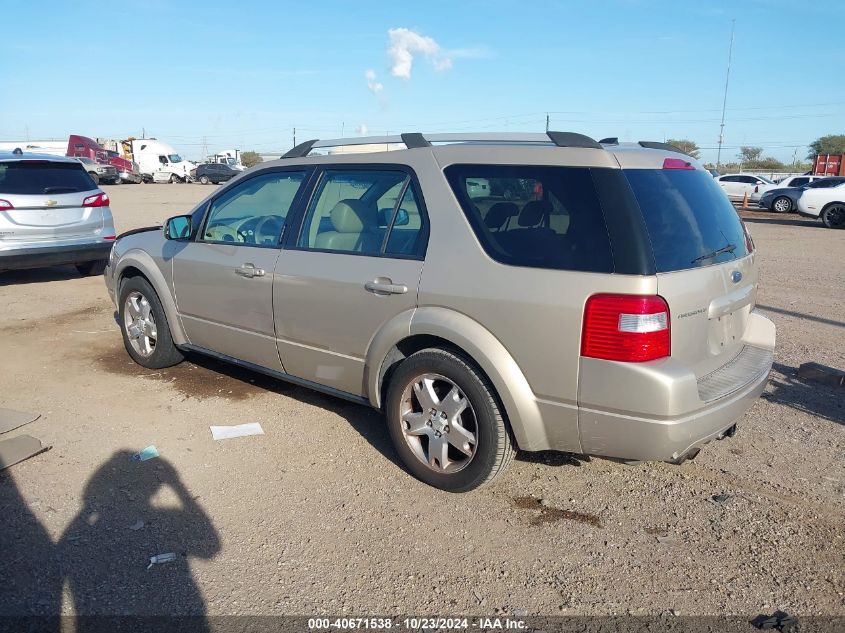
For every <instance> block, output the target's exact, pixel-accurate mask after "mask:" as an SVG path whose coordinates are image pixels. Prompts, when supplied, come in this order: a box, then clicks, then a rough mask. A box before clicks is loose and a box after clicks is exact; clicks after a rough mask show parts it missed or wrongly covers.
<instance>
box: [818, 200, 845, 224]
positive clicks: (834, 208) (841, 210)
mask: <svg viewBox="0 0 845 633" xmlns="http://www.w3.org/2000/svg"><path fill="white" fill-rule="evenodd" d="M821 217H822V222H824V225H825V226H826V227H827V228H829V229H845V204H842V203H841V202H834V203H833V204H831V205H828V206H827V207H825V208H824V210H823V211H822V216H821Z"/></svg>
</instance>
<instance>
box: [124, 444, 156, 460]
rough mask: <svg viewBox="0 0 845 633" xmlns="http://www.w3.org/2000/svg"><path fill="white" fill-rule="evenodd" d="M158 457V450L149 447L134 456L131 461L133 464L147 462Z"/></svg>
mask: <svg viewBox="0 0 845 633" xmlns="http://www.w3.org/2000/svg"><path fill="white" fill-rule="evenodd" d="M156 457H158V449H157V448H156V447H155V446H148V447H147V448H145V449H143V450H141V451H138V452H137V453H135V454H134V455H132V456H131V457H130V458H129V459H130V460H132V461H133V462H145V461H147V460H148V459H154V458H156Z"/></svg>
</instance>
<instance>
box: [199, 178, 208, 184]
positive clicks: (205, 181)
mask: <svg viewBox="0 0 845 633" xmlns="http://www.w3.org/2000/svg"><path fill="white" fill-rule="evenodd" d="M200 182H201V183H202V184H204V185H207V184H208V176H200Z"/></svg>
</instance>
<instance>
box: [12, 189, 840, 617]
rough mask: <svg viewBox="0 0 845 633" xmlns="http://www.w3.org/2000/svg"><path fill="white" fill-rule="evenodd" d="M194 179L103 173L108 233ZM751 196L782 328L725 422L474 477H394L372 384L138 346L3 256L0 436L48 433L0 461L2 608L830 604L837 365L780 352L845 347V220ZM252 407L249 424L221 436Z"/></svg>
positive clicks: (836, 585) (289, 610) (292, 610)
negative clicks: (338, 383)
mask: <svg viewBox="0 0 845 633" xmlns="http://www.w3.org/2000/svg"><path fill="white" fill-rule="evenodd" d="M211 190H212V189H211V187H202V186H201V185H146V186H141V185H137V186H120V187H109V188H108V192H109V194H110V195H111V197H112V201H113V202H112V209H113V211H114V214H115V218H116V222H117V227H118V230H119V231H121V230H127V229H130V228H133V227H137V226H145V225H149V224H152V223H156V222H158V221H161V220H162V219H164V218H165V217H168V216H170V215H176V214H178V213H181V212H185V211H187V210H189V209H190V207H191V206H192V205H193V204H194V203H195V202H196V201H198V200H199V199H200V198H202V197H203V196H205V195H206V194H208V193H209V192H210V191H211ZM744 215H745V216H746V218H747V219H748V220H749V226H750V228H751V231H752V234H753V236H754V239H755V242H756V244H757V247H758V249H759V253H760V261H761V266H762V281H761V286H760V292H759V304H760V307H761V308H763V309H764V310H766V312H767V313H768V315H769V316H770V318H772V319H773V320H774V321H775V323H776V324H777V326H778V348H777V353H776V366H775V370H774V372H773V375H772V381H771V384H770V385H769V387H768V388H767V391H766V393H765V395H764V397H763V398H762V399H760V400H759V401H758V402H757V403H756V404H755V405H754V406H753V407H752V408H751V409H750V411H748V413H747V414H746V415H745V416H744V417H743V418H742V420H741V421H740V431H739V433H738V434H737V435H736V437H734V438H732V439H729V440H725V441H722V442H716V443H714V444H711V445H709V446H707V447H706V448H705V449H704V450H703V451H702V452H701V454H700V455H699V456H698V458H697V459H696V460H695V461H693V462H688V463H686V464H684V465H682V466H672V465H667V464H654V463H646V464H639V465H634V466H630V465H624V464H621V463H617V462H613V461H608V460H602V459H596V458H593V459H590V458H587V457H583V456H577V455H570V454H564V453H551V452H550V453H540V454H525V453H523V454H521V455H520V456H519V457H518V458H517V460H516V461H515V462H514V464H513V465H512V467H511V468H510V469H509V471H508V472H507V473H505V475H504V476H503V477H501V478H500V479H499V480H497V481H496V482H495V483H494V484H493V485H491V486H489V487H487V488H483V489H481V490H479V491H476V492H474V493H470V494H465V495H451V494H447V493H443V492H439V491H437V490H434V489H432V488H429V487H427V486H425V485H423V484H421V483H419V482H417V481H416V480H414V479H413V478H411V477H410V476H409V475H408V474H407V473H406V472H405V471H404V470H403V469H402V468H401V467H400V466H399V465H398V463H397V459H396V456H395V455H394V453H393V450H392V449H391V447H390V442H389V438H388V435H387V432H386V430H385V429H384V426H383V424H382V422H381V420H380V417H379V415H378V413H376V412H375V411H372V410H370V409H367V408H365V407H361V406H357V405H354V404H349V403H346V402H344V401H341V400H336V399H332V398H329V397H327V396H322V395H319V394H316V393H314V392H311V391H308V390H306V389H303V388H299V387H294V386H290V385H287V384H285V383H281V382H275V381H273V380H270V379H268V378H265V377H263V376H261V375H257V374H253V373H251V372H246V371H242V370H239V369H237V368H233V367H229V366H225V365H221V364H220V363H217V362H213V361H210V360H206V359H203V358H199V357H192V358H191V359H190V362H185V363H183V364H182V365H180V366H177V367H174V368H170V369H166V370H162V371H150V370H145V369H143V368H141V367H139V366H137V365H135V364H133V363H132V362H131V361H130V360H129V358H128V356H127V355H126V353H125V352H124V350H123V347H122V343H121V339H120V335H119V332H118V330H117V328H116V326H115V324H114V321H113V318H112V312H113V307H112V305H111V303H110V302H109V300H108V297H107V295H106V291H105V288H104V286H103V282H102V279H100V278H96V277H95V278H80V277H78V275H77V274H76V272H75V270H74V269H72V268H54V269H47V270H37V271H24V272H7V273H0V305H2V306H3V319H2V323H0V359H2V360H0V365H2V371H1V372H0V394H2V406H5V407H11V408H15V409H19V410H24V411H33V412H39V413H41V418H40V419H39V420H38V421H37V422H35V423H33V424H30V425H28V426H26V427H24V428H22V429H19V430H17V431H14V432H12V433H10V434H9V435H14V434H20V433H28V434H31V435H34V436H36V437H38V438H40V439H41V440H42V441H43V442H44V443H45V444H50V445H52V446H53V448H52V450H51V451H49V452H47V453H45V454H42V455H39V456H37V457H35V458H33V459H30V460H29V461H26V462H24V463H21V464H19V465H16V466H13V467H12V468H10V469H8V470H6V471H4V472H3V473H0V504H2V505H0V507H2V508H3V512H2V519H0V543H2V547H0V552H2V560H1V561H0V578H7V579H8V578H12V582H11V584H9V583H6V586H4V587H3V591H2V592H0V614H9V613H22V612H25V613H57V612H58V611H59V609H61V612H62V613H65V614H73V613H86V614H95V613H96V614H128V613H145V614H155V613H165V614H166V613H182V614H190V613H194V614H199V613H208V614H306V615H310V614H354V615H369V614H400V613H405V614H411V613H413V614H422V615H433V614H479V613H484V614H505V613H511V614H512V613H518V614H525V613H528V614H546V615H560V614H566V615H575V614H586V615H595V614H629V613H630V614H665V613H670V612H674V613H675V614H683V615H691V614H696V615H705V614H736V615H742V616H746V615H749V616H750V615H755V614H757V613H760V612H763V611H765V612H771V611H773V610H774V609H775V608H780V609H785V610H787V611H789V612H790V613H795V614H798V615H805V616H809V615H811V614H826V615H840V616H842V615H845V598H843V592H845V541H843V535H845V530H843V519H845V389H841V388H839V389H837V388H833V387H826V386H823V385H819V384H815V383H810V382H805V381H803V380H801V379H799V378H798V377H797V375H796V368H797V367H798V366H799V365H800V364H801V363H803V362H807V361H817V362H820V363H824V364H826V365H831V366H835V367H840V368H843V367H845V344H843V340H845V337H844V336H843V334H845V316H844V315H845V274H843V268H842V262H843V261H845V257H843V256H845V232H842V231H832V230H828V229H824V228H823V227H822V226H821V225H820V224H817V223H814V222H811V221H804V220H802V219H798V218H797V216H788V217H783V216H776V215H770V214H763V213H759V212H750V213H744ZM244 422H260V423H261V424H262V425H263V427H264V430H265V432H266V435H265V436H264V437H250V438H242V439H237V440H230V441H226V442H214V441H212V439H211V436H210V433H209V430H208V426H209V424H239V423H244ZM149 444H155V445H156V446H157V447H158V449H159V451H160V452H161V457H160V458H159V459H156V460H152V461H147V462H142V463H135V462H130V461H129V455H130V454H131V453H133V452H135V451H137V450H140V449H141V448H143V447H145V446H147V445H149ZM719 495H724V496H723V497H719ZM714 496H716V497H717V500H714V499H713V497H714ZM164 552H176V553H177V555H178V556H177V561H176V562H173V563H169V564H163V565H156V566H154V567H153V568H151V569H149V570H147V569H146V566H147V563H148V558H149V556H152V555H155V554H160V553H164Z"/></svg>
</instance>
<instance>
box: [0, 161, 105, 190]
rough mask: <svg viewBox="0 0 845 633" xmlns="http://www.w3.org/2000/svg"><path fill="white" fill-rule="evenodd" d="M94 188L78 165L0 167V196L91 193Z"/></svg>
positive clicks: (36, 163) (13, 164)
mask: <svg viewBox="0 0 845 633" xmlns="http://www.w3.org/2000/svg"><path fill="white" fill-rule="evenodd" d="M96 188H97V186H96V185H95V184H94V181H93V180H91V177H90V176H89V175H88V174H87V173H86V172H85V169H83V167H82V165H81V164H80V163H54V162H50V161H43V162H41V161H21V162H8V163H0V193H10V194H12V193H13V194H21V195H38V194H48V193H74V192H77V191H91V190H92V189H96Z"/></svg>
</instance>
